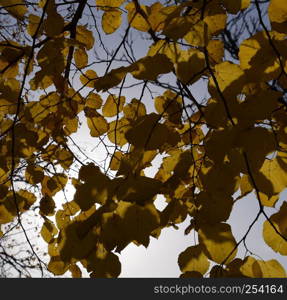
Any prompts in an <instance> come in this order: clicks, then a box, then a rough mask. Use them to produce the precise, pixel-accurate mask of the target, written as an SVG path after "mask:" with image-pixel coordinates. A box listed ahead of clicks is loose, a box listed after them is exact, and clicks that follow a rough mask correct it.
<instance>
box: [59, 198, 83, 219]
mask: <svg viewBox="0 0 287 300" xmlns="http://www.w3.org/2000/svg"><path fill="white" fill-rule="evenodd" d="M62 206H63V210H64V214H65V215H67V216H73V215H75V214H76V213H77V212H78V211H79V210H80V207H79V205H78V204H77V203H76V202H75V201H69V202H66V203H64V204H62Z"/></svg>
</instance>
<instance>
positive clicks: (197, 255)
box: [178, 245, 209, 275]
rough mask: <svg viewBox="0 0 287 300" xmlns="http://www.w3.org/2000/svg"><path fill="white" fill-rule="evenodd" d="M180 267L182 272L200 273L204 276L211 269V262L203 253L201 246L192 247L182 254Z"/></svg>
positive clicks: (179, 260) (179, 258)
mask: <svg viewBox="0 0 287 300" xmlns="http://www.w3.org/2000/svg"><path fill="white" fill-rule="evenodd" d="M178 265H179V267H180V270H181V271H182V272H188V271H190V272H193V271H196V272H199V273H201V274H202V275H204V274H205V273H206V272H207V270H208V268H209V261H208V259H207V257H206V256H205V255H204V253H203V251H202V247H201V245H196V246H191V247H188V248H187V249H185V250H184V252H182V253H180V255H179V257H178Z"/></svg>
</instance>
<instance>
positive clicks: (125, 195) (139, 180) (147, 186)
mask: <svg viewBox="0 0 287 300" xmlns="http://www.w3.org/2000/svg"><path fill="white" fill-rule="evenodd" d="M160 188H161V182H160V181H159V180H156V179H152V178H149V177H145V176H136V177H135V176H134V177H132V176H130V177H128V178H127V179H126V180H124V181H123V182H122V184H121V185H120V186H119V187H118V189H117V192H116V195H117V198H118V199H121V200H123V201H126V202H135V203H137V204H139V205H143V204H145V203H148V202H149V201H150V200H151V199H152V198H153V197H154V196H155V195H156V194H158V193H159V192H160Z"/></svg>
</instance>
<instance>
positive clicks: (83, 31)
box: [76, 25, 95, 50]
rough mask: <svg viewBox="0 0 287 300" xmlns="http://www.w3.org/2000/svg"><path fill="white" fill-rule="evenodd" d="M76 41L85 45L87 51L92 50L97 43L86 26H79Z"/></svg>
mask: <svg viewBox="0 0 287 300" xmlns="http://www.w3.org/2000/svg"><path fill="white" fill-rule="evenodd" d="M76 40H77V41H78V42H80V43H82V44H84V45H85V46H86V48H87V50H90V49H92V48H93V46H94V43H95V39H94V36H93V33H92V31H90V30H88V29H87V28H86V27H85V26H82V25H78V26H77V34H76Z"/></svg>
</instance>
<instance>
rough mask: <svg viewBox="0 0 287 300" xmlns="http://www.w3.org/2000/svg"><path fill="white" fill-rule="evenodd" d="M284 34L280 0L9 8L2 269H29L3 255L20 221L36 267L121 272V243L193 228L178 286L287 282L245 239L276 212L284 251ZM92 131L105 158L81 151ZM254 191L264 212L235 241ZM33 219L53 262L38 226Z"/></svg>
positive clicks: (271, 240) (0, 104)
mask: <svg viewBox="0 0 287 300" xmlns="http://www.w3.org/2000/svg"><path fill="white" fill-rule="evenodd" d="M286 34H287V5H286V3H285V1H284V0H270V1H268V0H266V1H262V0H261V1H260V0H253V1H250V0H191V1H179V0H178V1H139V0H129V1H126V0H81V1H80V0H74V1H72V0H71V1H68V0H65V1H58V0H40V1H33V0H31V1H27V0H2V1H1V5H0V226H1V227H0V249H2V250H3V251H2V250H1V251H2V252H0V260H1V265H2V264H3V261H5V262H6V263H10V264H11V265H13V266H14V268H15V269H16V271H17V270H18V271H19V268H20V269H21V267H22V268H25V264H24V263H25V259H27V258H25V257H20V258H19V257H13V255H12V256H11V255H10V256H9V255H8V252H7V249H6V248H5V243H6V242H7V239H8V238H9V233H10V232H11V230H13V228H14V227H15V226H17V227H18V228H19V230H20V231H22V232H24V236H25V239H26V244H27V247H28V250H29V251H30V252H29V253H30V257H31V258H32V259H33V260H34V265H33V264H32V265H30V264H31V261H29V263H27V265H26V267H27V268H29V267H31V268H33V267H35V266H37V267H38V268H39V269H40V270H42V272H43V270H45V269H46V268H47V270H48V271H49V272H51V273H52V274H54V275H63V274H66V272H68V271H70V272H71V274H72V276H73V277H81V276H82V275H81V272H82V271H81V270H83V269H86V271H87V272H88V273H89V275H90V277H118V276H119V275H120V273H121V263H120V253H121V251H122V250H123V249H125V247H127V246H128V245H129V244H130V243H134V244H136V245H143V246H145V247H148V246H149V242H150V239H151V238H160V235H161V230H163V229H164V228H167V227H174V228H176V227H177V225H178V224H180V223H182V222H183V221H185V220H186V219H187V218H190V225H189V226H188V227H187V228H186V230H185V233H186V235H187V236H188V235H191V234H194V235H195V237H196V238H195V239H194V243H193V244H191V245H190V247H188V248H187V249H182V250H183V251H182V253H180V254H179V257H178V265H179V268H180V270H181V272H182V274H181V277H286V271H285V270H284V267H283V266H282V265H281V264H280V263H279V262H278V261H277V260H275V259H271V260H263V259H259V258H258V257H257V256H256V255H254V254H253V253H252V251H249V249H248V245H247V244H246V238H247V236H248V235H249V234H250V231H251V230H252V228H253V226H254V224H256V223H257V222H258V220H259V218H260V217H264V218H265V221H264V224H263V228H262V232H258V235H262V236H263V238H264V241H265V243H266V244H267V245H268V246H269V247H270V251H271V249H272V250H273V251H274V253H276V252H278V253H279V254H281V255H287V219H286V218H287V203H286V201H283V202H282V201H281V202H279V201H278V199H279V196H280V194H281V192H282V191H283V190H284V189H285V187H286V186H287V134H286V133H287V118H286V104H287V102H286V101H287V96H286V92H287V73H286V72H287V54H286V49H287V40H286ZM135 36H140V37H141V38H140V42H139V41H138V40H137V43H138V44H135ZM196 84H199V86H200V87H201V89H203V90H205V92H206V95H208V96H207V97H198V96H197V95H196V93H195V89H194V88H193V87H194V86H195V85H196ZM131 89H136V90H137V91H139V97H137V98H135V97H130V94H131V93H130V92H129V91H130V90H131ZM83 124H86V125H87V127H88V129H89V132H90V135H91V137H93V138H94V141H95V142H94V143H95V148H97V147H101V149H102V150H101V151H104V152H105V159H104V161H102V162H99V161H95V160H94V159H91V158H90V157H88V156H87V155H85V153H84V150H83V149H81V147H80V146H79V145H77V143H75V142H74V140H73V137H74V136H75V135H77V134H79V131H80V128H81V126H83ZM155 161H159V162H160V163H159V167H158V169H156V171H155V173H154V174H153V175H148V173H147V172H146V170H147V168H149V167H151V166H153V165H154V162H155ZM69 185H70V186H71V185H72V186H73V188H74V190H75V192H74V195H73V197H72V199H67V198H65V191H66V189H67V187H68V186H69ZM58 193H62V194H63V202H62V203H57V201H55V197H56V195H57V194H58ZM248 194H253V197H256V199H257V202H258V210H257V213H256V214H255V215H254V219H253V221H252V222H251V223H250V226H249V227H248V230H247V231H246V233H245V234H244V235H243V236H242V237H241V238H240V239H235V237H234V235H233V232H232V227H231V225H230V224H228V222H227V220H228V218H229V216H230V214H231V212H232V210H233V207H234V203H235V202H236V201H241V199H242V198H244V197H246V196H247V195H248ZM159 195H161V196H163V197H164V199H165V201H166V206H165V208H164V209H159V208H158V207H157V206H156V205H155V201H156V199H157V197H158V196H159ZM278 203H280V206H278V205H277V204H278ZM268 207H272V208H274V211H275V213H273V214H272V215H271V216H269V215H268V214H267V213H266V208H268ZM31 212H32V213H33V214H35V215H38V216H40V218H41V219H42V224H41V228H39V233H40V235H41V237H42V239H43V240H44V241H45V242H46V243H47V253H48V256H49V260H48V263H47V264H46V263H45V261H43V259H42V258H41V257H40V256H39V255H38V253H37V250H36V248H35V246H34V245H33V243H32V242H31V241H30V239H29V236H28V235H27V232H26V228H25V224H24V220H25V217H26V216H27V214H28V213H31ZM242 245H243V246H244V247H245V248H246V255H245V257H241V258H240V257H238V255H237V250H238V247H239V246H242ZM5 254H6V256H5ZM5 259H6V260H5ZM19 274H21V272H20V271H19Z"/></svg>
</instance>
